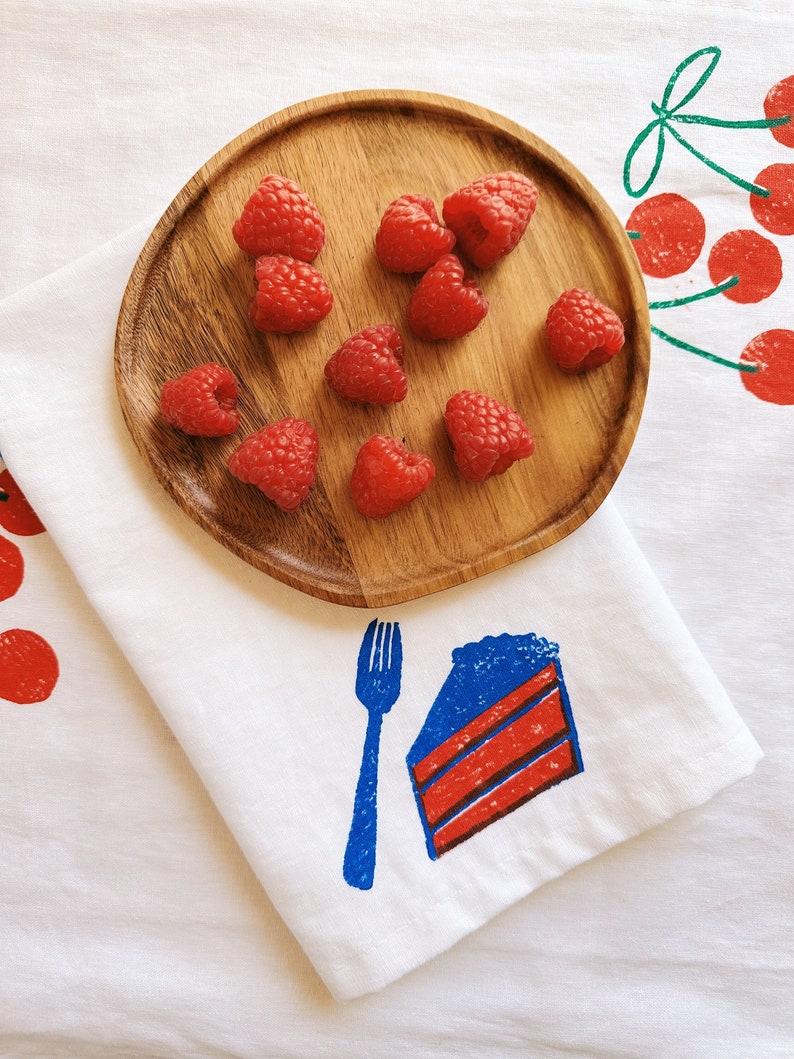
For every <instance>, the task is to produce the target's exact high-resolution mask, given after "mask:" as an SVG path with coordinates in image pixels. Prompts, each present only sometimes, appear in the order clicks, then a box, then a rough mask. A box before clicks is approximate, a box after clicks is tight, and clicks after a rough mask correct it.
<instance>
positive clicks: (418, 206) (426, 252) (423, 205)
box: [375, 195, 455, 272]
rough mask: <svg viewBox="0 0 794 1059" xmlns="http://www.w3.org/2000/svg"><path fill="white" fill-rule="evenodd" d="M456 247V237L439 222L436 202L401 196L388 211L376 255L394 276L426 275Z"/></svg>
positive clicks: (376, 244)
mask: <svg viewBox="0 0 794 1059" xmlns="http://www.w3.org/2000/svg"><path fill="white" fill-rule="evenodd" d="M454 245H455V235H454V233H453V232H451V231H450V230H449V228H444V227H443V226H442V225H441V224H439V221H438V213H437V211H436V207H435V204H434V202H433V200H432V199H429V198H428V197H427V196H426V195H401V196H400V198H398V199H395V200H394V202H392V203H390V204H389V205H388V206H387V207H386V211H385V212H384V214H383V216H382V217H381V222H380V227H379V228H378V231H377V233H376V235H375V254H376V256H377V258H378V261H380V263H381V264H382V265H383V267H384V268H387V269H389V270H390V271H392V272H424V271H425V270H426V269H428V268H430V266H431V265H434V264H435V263H436V261H438V259H439V258H440V257H441V255H442V254H448V253H449V251H450V250H451V249H452V247H453V246H454Z"/></svg>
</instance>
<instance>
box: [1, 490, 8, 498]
mask: <svg viewBox="0 0 794 1059" xmlns="http://www.w3.org/2000/svg"><path fill="white" fill-rule="evenodd" d="M0 500H8V493H4V492H3V491H2V490H0Z"/></svg>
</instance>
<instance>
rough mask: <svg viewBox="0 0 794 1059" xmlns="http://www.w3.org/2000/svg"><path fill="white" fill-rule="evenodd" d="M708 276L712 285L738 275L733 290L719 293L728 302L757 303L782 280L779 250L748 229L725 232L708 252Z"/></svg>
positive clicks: (762, 236)
mask: <svg viewBox="0 0 794 1059" xmlns="http://www.w3.org/2000/svg"><path fill="white" fill-rule="evenodd" d="M708 267H709V275H710V276H711V281H712V283H713V284H714V285H715V286H718V285H719V284H720V283H724V282H725V280H726V279H730V278H731V276H738V277H739V282H738V283H737V284H736V286H735V287H729V288H728V289H727V290H724V291H723V292H722V293H723V294H724V295H725V297H726V298H730V300H731V301H732V302H742V303H745V304H746V303H748V302H760V301H763V300H764V298H768V297H769V296H770V294H773V293H774V292H775V291H776V290H777V288H778V286H779V285H780V281H781V279H782V278H783V260H782V258H781V256H780V251H779V250H778V248H777V247H776V246H775V244H774V243H773V242H772V241H771V239H767V238H766V236H764V235H760V234H759V233H758V232H754V231H752V230H751V229H749V228H739V229H737V230H736V231H733V232H726V233H725V235H723V236H722V237H721V238H720V239H718V240H717V242H716V243H715V244H714V246H712V248H711V252H710V253H709V263H708Z"/></svg>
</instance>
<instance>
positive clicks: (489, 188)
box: [441, 171, 538, 268]
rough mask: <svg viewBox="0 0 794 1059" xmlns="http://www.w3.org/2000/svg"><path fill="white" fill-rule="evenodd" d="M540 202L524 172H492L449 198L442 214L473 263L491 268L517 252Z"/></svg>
mask: <svg viewBox="0 0 794 1059" xmlns="http://www.w3.org/2000/svg"><path fill="white" fill-rule="evenodd" d="M537 201H538V189H537V188H536V187H535V185H534V184H533V183H532V181H531V180H530V179H529V177H526V176H524V174H523V173H514V172H510V171H507V172H504V173H489V174H488V175H487V176H481V177H479V178H478V179H477V180H473V181H472V182H471V183H470V184H465V185H464V186H463V187H461V188H458V190H457V191H453V192H452V194H451V195H447V197H446V198H445V199H444V204H443V206H442V208H441V212H442V214H443V217H444V220H445V222H446V224H447V227H448V228H451V229H452V231H453V232H454V233H455V237H456V238H457V241H458V248H459V249H460V250H462V251H463V253H464V254H465V255H466V256H467V257H468V258H469V260H470V261H471V263H472V264H473V265H475V266H476V267H477V268H490V266H491V265H493V264H494V263H495V262H497V261H499V260H500V258H503V257H504V256H505V254H509V253H510V251H511V250H514V249H515V247H516V246H517V244H518V241H519V239H520V238H521V236H522V235H523V234H524V232H525V231H526V228H527V225H528V224H529V222H530V220H531V218H532V214H533V213H534V212H535V205H536V203H537Z"/></svg>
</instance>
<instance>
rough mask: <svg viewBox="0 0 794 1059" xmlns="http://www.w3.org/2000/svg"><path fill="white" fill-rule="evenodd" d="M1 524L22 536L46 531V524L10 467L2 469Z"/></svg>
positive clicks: (30, 535) (0, 482)
mask: <svg viewBox="0 0 794 1059" xmlns="http://www.w3.org/2000/svg"><path fill="white" fill-rule="evenodd" d="M0 526H3V527H4V529H7V530H8V532H9V533H16V534H17V535H18V536H20V537H33V536H35V535H36V534H37V533H44V526H43V525H42V523H41V522H40V520H39V517H38V515H37V514H36V512H35V511H34V510H33V508H32V507H31V506H30V504H29V503H28V501H27V498H26V497H25V495H24V493H23V492H22V490H21V489H20V488H19V486H18V485H17V483H16V482H15V481H14V479H13V477H12V476H11V472H10V471H9V470H8V468H7V467H6V468H4V469H3V470H2V471H0Z"/></svg>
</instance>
